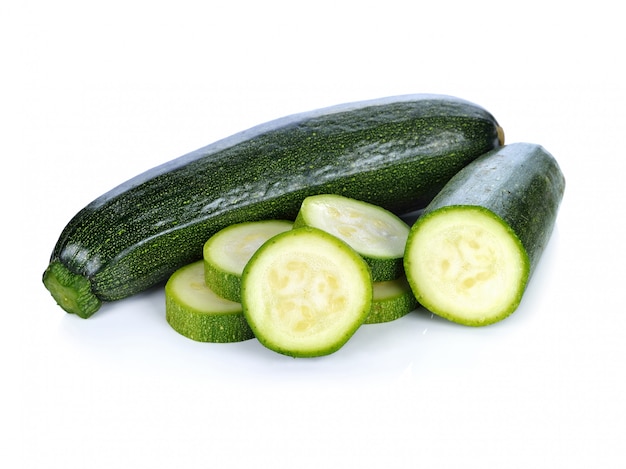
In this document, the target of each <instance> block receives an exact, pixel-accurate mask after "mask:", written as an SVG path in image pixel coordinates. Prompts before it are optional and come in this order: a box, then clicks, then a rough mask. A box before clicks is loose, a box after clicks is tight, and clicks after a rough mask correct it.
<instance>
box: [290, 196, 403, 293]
mask: <svg viewBox="0 0 626 469" xmlns="http://www.w3.org/2000/svg"><path fill="white" fill-rule="evenodd" d="M294 226H295V227H299V226H312V227H315V228H319V229H321V230H324V231H326V232H328V233H330V234H332V235H333V236H336V237H337V238H339V239H341V240H343V241H345V242H346V243H348V244H349V245H350V246H351V247H352V248H353V249H355V250H356V251H357V252H358V253H359V254H360V255H361V256H362V257H363V258H364V259H365V261H366V262H367V263H368V265H369V266H370V268H371V270H372V280H373V281H374V282H380V281H385V280H393V279H396V278H399V277H400V276H402V275H403V273H404V270H403V269H404V268H403V263H402V257H403V256H404V247H405V245H406V241H407V238H408V235H409V229H410V228H409V225H407V224H406V223H405V222H404V221H403V220H402V219H400V218H399V217H398V216H396V215H395V214H393V213H391V212H390V211H388V210H386V209H384V208H382V207H379V206H378V205H374V204H371V203H368V202H363V201H360V200H356V199H352V198H349V197H345V196H341V195H335V194H321V195H314V196H310V197H307V198H306V199H304V201H303V202H302V206H301V207H300V211H299V212H298V215H297V217H296V221H295V223H294Z"/></svg>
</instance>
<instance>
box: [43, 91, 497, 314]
mask: <svg viewBox="0 0 626 469" xmlns="http://www.w3.org/2000/svg"><path fill="white" fill-rule="evenodd" d="M502 143H503V133H502V129H501V128H500V127H499V126H498V123H497V122H496V120H495V119H494V117H493V116H492V115H491V114H490V113H489V112H487V111H486V110H484V109H483V108H481V107H479V106H477V105H475V104H472V103H470V102H467V101H464V100H461V99H458V98H454V97H449V96H440V95H408V96H400V97H390V98H382V99H378V100H371V101H364V102H358V103H351V104H344V105H339V106H335V107H331V108H325V109H320V110H316V111H311V112H307V113H302V114H297V115H293V116H288V117H285V118H282V119H278V120H275V121H272V122H269V123H266V124H264V125H260V126H257V127H254V128H252V129H249V130H246V131H243V132H241V133H238V134H235V135H233V136H231V137H228V138H226V139H223V140H220V141H218V142H216V143H213V144H211V145H208V146H206V147H203V148H200V149H199V150H196V151H194V152H191V153H189V154H187V155H184V156H181V157H179V158H177V159H174V160H172V161H171V162H169V163H166V164H163V165H161V166H157V167H155V168H153V169H151V170H149V171H147V172H145V173H143V174H140V175H138V176H136V177H135V178H133V179H130V180H129V181H127V182H125V183H123V184H121V185H120V186H118V187H116V188H114V189H112V190H111V191H110V192H107V193H106V194H104V195H102V196H100V197H99V198H97V199H96V200H94V201H93V202H91V203H90V204H89V205H87V206H86V207H85V208H84V209H82V210H81V211H80V212H79V213H78V214H76V215H75V216H74V218H73V219H72V220H70V222H69V223H68V225H67V226H66V227H65V229H64V230H63V232H62V233H61V235H60V238H59V240H58V242H57V244H56V246H55V247H54V250H53V252H52V256H51V258H50V264H49V266H48V268H47V269H46V271H45V273H44V276H43V281H44V284H45V285H46V287H47V288H48V290H50V292H51V294H52V296H53V297H54V299H55V300H56V301H57V303H58V304H59V305H60V306H61V307H62V308H63V309H65V310H66V311H67V312H70V313H75V314H77V315H79V316H81V317H89V316H91V315H92V314H93V313H94V312H95V311H96V310H98V309H99V307H100V305H101V303H102V302H103V301H112V300H118V299H122V298H125V297H128V296H130V295H133V294H135V293H138V292H141V291H143V290H145V289H147V288H149V287H151V286H154V285H156V284H158V283H159V282H162V281H164V280H165V279H167V277H168V276H169V275H170V274H171V273H172V272H174V271H175V270H176V269H177V268H179V267H181V266H183V265H184V264H187V263H190V262H192V261H194V260H197V259H200V258H201V257H202V246H203V244H204V242H205V241H206V240H207V239H208V238H209V237H210V236H211V235H212V234H214V233H215V232H217V231H218V230H220V229H222V228H224V227H226V226H228V225H230V224H233V223H238V222H243V221H254V220H262V219H273V218H277V219H293V218H294V217H295V216H296V214H297V212H298V209H299V206H300V203H301V202H302V200H303V199H304V198H305V197H307V196H309V195H313V194H320V193H336V194H342V195H345V196H348V197H352V198H356V199H360V200H363V201H366V202H371V203H375V204H378V205H380V206H382V207H385V208H387V209H388V210H391V211H393V212H395V213H404V212H408V211H411V210H414V209H419V208H421V207H423V206H425V205H426V204H427V203H428V202H429V201H430V200H431V199H432V198H433V197H434V196H435V194H436V193H437V192H438V191H439V190H440V189H441V188H442V187H443V185H444V184H445V183H446V182H447V181H448V180H449V179H450V178H451V177H452V176H453V175H454V174H455V173H456V172H457V171H459V170H460V169H461V168H463V167H464V166H465V165H467V164H468V163H469V162H470V161H472V160H474V159H475V158H476V157H478V156H479V155H481V154H483V153H485V152H487V151H489V150H491V149H493V148H496V147H498V146H500V145H501V144H502Z"/></svg>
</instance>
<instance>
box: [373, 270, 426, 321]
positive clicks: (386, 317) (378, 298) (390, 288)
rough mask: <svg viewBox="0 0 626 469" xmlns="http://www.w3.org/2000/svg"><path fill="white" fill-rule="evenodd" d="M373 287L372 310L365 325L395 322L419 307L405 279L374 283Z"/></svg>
mask: <svg viewBox="0 0 626 469" xmlns="http://www.w3.org/2000/svg"><path fill="white" fill-rule="evenodd" d="M373 287H374V290H373V292H374V293H373V299H372V310H371V311H370V314H369V315H368V316H367V319H366V320H365V324H380V323H383V322H390V321H395V320H396V319H400V318H401V317H403V316H406V315H407V314H409V313H410V312H411V311H413V310H415V309H416V308H417V307H418V306H419V304H418V302H417V300H416V299H415V295H414V294H413V291H412V290H411V286H410V285H409V282H408V281H407V279H406V277H400V278H398V279H395V280H387V281H384V282H374V285H373Z"/></svg>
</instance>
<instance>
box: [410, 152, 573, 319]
mask: <svg viewBox="0 0 626 469" xmlns="http://www.w3.org/2000/svg"><path fill="white" fill-rule="evenodd" d="M564 190H565V178H564V176H563V174H562V172H561V170H560V168H559V165H558V163H557V161H556V160H555V159H554V157H553V156H552V155H551V154H550V153H548V152H547V151H546V150H545V149H544V148H543V147H541V146H539V145H535V144H530V143H516V144H511V145H508V146H506V147H503V148H500V149H498V150H493V151H491V152H488V153H487V154H485V155H483V156H482V157H480V158H479V159H477V160H476V161H474V162H473V163H471V164H469V165H468V166H467V167H466V168H464V169H462V170H461V171H460V172H459V173H458V174H457V175H456V176H454V177H453V178H452V179H451V180H450V181H449V182H448V184H446V186H445V187H444V188H443V190H442V191H441V192H440V193H439V194H438V195H437V197H435V199H434V200H433V201H432V202H431V203H430V204H429V205H428V207H427V208H426V210H425V211H424V213H423V215H422V216H421V217H420V218H419V219H418V220H417V222H416V223H415V224H414V225H413V227H412V228H411V233H410V234H409V239H408V242H407V246H406V252H405V259H404V262H405V270H406V274H407V278H408V280H409V283H410V285H411V288H412V289H413V291H414V293H415V296H416V298H417V300H418V301H419V303H421V304H422V305H423V306H424V307H426V308H427V309H429V310H430V311H431V312H433V313H435V314H438V315H440V316H442V317H444V318H447V319H449V320H451V321H454V322H457V323H460V324H465V325H468V326H484V325H488V324H492V323H494V322H497V321H500V320H502V319H504V318H505V317H507V316H509V315H510V314H511V313H512V312H513V311H515V310H516V309H517V307H518V305H519V303H520V301H521V299H522V295H523V293H524V291H525V289H526V286H527V284H528V280H529V278H530V275H531V274H532V272H533V270H534V268H535V267H536V265H537V263H538V262H539V259H540V257H541V254H542V252H543V250H544V247H545V245H546V244H547V242H548V240H549V237H550V235H551V233H552V230H553V227H554V223H555V220H556V216H557V212H558V208H559V205H560V203H561V200H562V197H563V193H564Z"/></svg>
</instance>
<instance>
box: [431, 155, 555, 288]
mask: <svg viewBox="0 0 626 469" xmlns="http://www.w3.org/2000/svg"><path fill="white" fill-rule="evenodd" d="M564 191H565V177H564V176H563V173H562V172H561V169H560V167H559V164H558V163H557V161H556V159H555V158H554V157H553V156H552V155H551V154H550V153H548V152H547V151H546V150H545V149H544V148H543V147H542V146H541V145H537V144H534V143H512V144H509V145H506V146H503V147H500V148H498V149H495V150H492V151H490V152H487V153H486V154H485V155H482V156H481V157H480V158H478V159H476V160H475V161H473V162H472V163H471V164H469V165H467V166H466V167H465V168H463V169H462V170H461V171H459V172H458V173H457V174H456V175H455V176H454V177H453V178H452V179H451V180H450V181H449V182H448V184H446V186H445V187H444V188H443V189H442V190H441V191H440V192H439V194H437V196H436V197H435V198H434V199H433V200H432V202H431V203H430V204H429V205H428V207H427V208H426V209H425V210H424V212H423V215H426V214H428V213H431V212H433V211H435V210H437V209H440V208H443V207H449V206H463V205H466V206H467V205H471V206H480V207H484V208H487V209H489V210H491V211H492V212H493V213H495V214H496V215H498V216H499V217H500V218H501V219H502V220H504V221H505V222H506V223H507V224H508V225H509V226H510V228H511V229H512V230H513V232H514V233H515V235H516V236H517V237H518V238H519V240H520V242H521V243H522V246H523V247H524V249H525V251H526V254H527V255H528V260H529V276H530V275H531V274H532V272H533V270H534V269H535V267H536V265H537V263H538V261H539V259H540V258H541V255H542V254H543V251H544V249H545V247H546V244H547V243H548V240H549V239H550V235H551V234H552V231H553V229H554V223H555V221H556V216H557V212H558V210H559V206H560V204H561V200H562V199H563V193H564Z"/></svg>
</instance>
